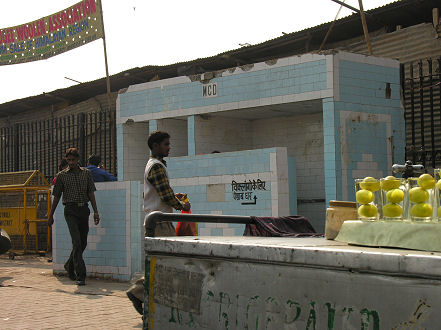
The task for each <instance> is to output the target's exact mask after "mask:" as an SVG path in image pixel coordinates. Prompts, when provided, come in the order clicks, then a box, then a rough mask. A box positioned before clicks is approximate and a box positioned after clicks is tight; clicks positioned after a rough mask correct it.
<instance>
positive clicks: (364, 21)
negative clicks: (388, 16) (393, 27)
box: [358, 0, 373, 55]
mask: <svg viewBox="0 0 441 330" xmlns="http://www.w3.org/2000/svg"><path fill="white" fill-rule="evenodd" d="M358 4H359V5H360V16H361V24H362V25H363V32H364V37H365V39H366V43H367V46H368V49H369V55H373V53H372V46H371V39H370V38H369V31H368V28H367V24H366V17H365V15H364V10H363V2H362V0H358Z"/></svg>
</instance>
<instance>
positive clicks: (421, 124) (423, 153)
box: [418, 60, 426, 167]
mask: <svg viewBox="0 0 441 330" xmlns="http://www.w3.org/2000/svg"><path fill="white" fill-rule="evenodd" d="M418 72H419V75H420V130H421V132H420V133H421V134H420V136H421V149H422V150H421V151H422V154H421V156H422V162H423V165H424V167H426V143H425V141H424V90H423V87H424V81H423V80H424V78H423V61H422V60H420V61H419V62H418Z"/></svg>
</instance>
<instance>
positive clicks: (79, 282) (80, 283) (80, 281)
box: [77, 280, 86, 286]
mask: <svg viewBox="0 0 441 330" xmlns="http://www.w3.org/2000/svg"><path fill="white" fill-rule="evenodd" d="M77 285H78V286H80V285H86V281H85V280H78V281H77Z"/></svg>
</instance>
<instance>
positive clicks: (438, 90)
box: [401, 57, 441, 169]
mask: <svg viewBox="0 0 441 330" xmlns="http://www.w3.org/2000/svg"><path fill="white" fill-rule="evenodd" d="M401 84H402V86H401V88H402V95H403V103H404V107H405V121H406V159H410V160H412V161H413V162H414V163H419V164H423V165H424V166H425V167H427V168H429V169H430V168H432V169H433V168H437V167H441V99H440V95H441V57H440V58H437V59H432V58H429V59H423V60H419V61H417V62H410V63H406V64H402V65H401Z"/></svg>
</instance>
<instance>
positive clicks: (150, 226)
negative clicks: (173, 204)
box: [145, 211, 253, 237]
mask: <svg viewBox="0 0 441 330" xmlns="http://www.w3.org/2000/svg"><path fill="white" fill-rule="evenodd" d="M158 221H181V222H208V223H242V224H250V223H252V222H253V220H252V218H251V217H250V216H241V215H217V214H185V213H184V214H179V213H162V212H160V211H155V212H152V213H150V214H149V215H148V216H147V219H146V222H145V231H146V236H147V237H154V236H155V228H156V222H158Z"/></svg>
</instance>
